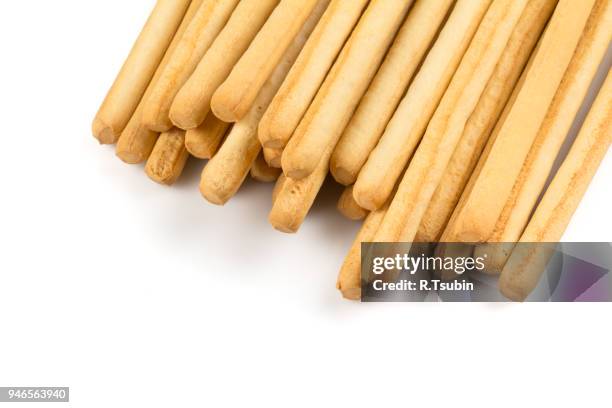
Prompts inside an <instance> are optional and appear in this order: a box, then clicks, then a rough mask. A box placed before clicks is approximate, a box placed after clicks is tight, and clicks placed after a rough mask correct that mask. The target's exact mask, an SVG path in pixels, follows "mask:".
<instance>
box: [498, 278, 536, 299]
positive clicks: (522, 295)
mask: <svg viewBox="0 0 612 408" xmlns="http://www.w3.org/2000/svg"><path fill="white" fill-rule="evenodd" d="M502 276H503V275H502ZM499 291H500V292H501V294H502V295H504V296H505V297H506V298H508V299H510V300H513V301H515V302H523V301H524V300H525V299H527V296H529V293H530V292H531V291H528V290H525V289H524V288H523V287H521V286H520V285H513V284H512V283H510V282H508V281H506V280H504V279H503V278H502V279H500V280H499Z"/></svg>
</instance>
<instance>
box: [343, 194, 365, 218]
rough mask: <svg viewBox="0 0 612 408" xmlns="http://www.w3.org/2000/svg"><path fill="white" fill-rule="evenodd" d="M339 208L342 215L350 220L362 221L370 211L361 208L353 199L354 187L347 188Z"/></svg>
mask: <svg viewBox="0 0 612 408" xmlns="http://www.w3.org/2000/svg"><path fill="white" fill-rule="evenodd" d="M337 207H338V211H340V214H342V215H344V216H345V217H346V218H348V219H349V220H362V219H364V218H365V217H366V216H367V215H368V210H364V209H363V208H361V207H360V206H359V204H357V202H356V201H355V199H354V198H353V186H348V187H345V189H344V191H343V192H342V195H340V199H339V200H338V206H337Z"/></svg>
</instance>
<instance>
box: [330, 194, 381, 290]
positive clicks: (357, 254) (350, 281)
mask: <svg viewBox="0 0 612 408" xmlns="http://www.w3.org/2000/svg"><path fill="white" fill-rule="evenodd" d="M387 209H388V206H387V205H385V206H383V207H382V208H379V209H378V210H376V211H372V212H371V213H370V214H368V216H367V217H366V219H365V221H364V222H363V225H362V226H361V229H360V230H359V232H358V233H357V237H355V241H353V244H352V245H351V249H350V250H349V253H348V254H347V255H346V258H345V259H344V263H343V264H342V268H340V273H339V274H338V281H337V283H336V288H338V290H340V291H341V292H342V296H344V297H345V298H346V299H350V300H359V299H361V243H362V242H370V241H373V240H374V236H375V235H376V231H377V230H378V227H379V226H380V224H381V222H382V220H383V218H384V217H385V214H386V213H387Z"/></svg>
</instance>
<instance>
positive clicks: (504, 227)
mask: <svg viewBox="0 0 612 408" xmlns="http://www.w3.org/2000/svg"><path fill="white" fill-rule="evenodd" d="M610 38H612V3H611V2H609V1H604V0H598V1H597V3H596V4H595V6H594V8H593V11H592V13H591V16H590V18H589V21H588V22H587V24H586V29H585V32H584V34H583V35H582V38H581V40H580V42H579V43H578V48H577V49H576V52H575V53H574V57H573V58H572V61H571V62H570V65H569V67H568V68H567V71H566V72H565V75H564V77H563V80H562V81H561V84H560V85H559V89H558V90H557V93H556V95H555V97H554V99H553V101H552V104H551V106H550V108H549V110H548V113H547V115H546V118H545V119H544V122H543V124H542V126H541V127H540V130H539V132H538V135H537V136H536V139H535V142H534V144H533V146H532V147H531V150H530V151H529V154H528V156H527V159H526V160H525V163H524V164H523V167H522V169H521V172H520V174H519V176H518V178H517V181H516V183H515V184H514V187H513V188H512V192H511V194H510V197H509V199H508V201H507V202H506V204H505V206H504V209H503V211H502V213H501V215H500V217H499V219H498V220H497V223H496V225H495V229H494V231H493V234H492V235H491V237H490V238H489V240H488V241H489V242H491V243H500V242H504V243H509V244H508V245H500V244H492V245H487V244H485V245H484V246H483V247H482V248H480V247H477V248H476V253H477V254H478V253H481V251H482V252H483V253H487V255H488V257H487V258H486V262H485V267H486V269H487V271H489V272H490V273H500V272H501V270H502V268H503V267H504V264H505V263H506V261H507V259H508V257H509V256H510V252H511V250H512V247H513V245H512V244H511V243H513V242H517V241H518V240H519V239H520V237H521V234H522V232H523V230H524V228H525V227H526V225H527V223H528V221H529V217H530V215H531V213H532V211H533V209H534V207H535V206H536V202H537V200H538V197H539V196H540V194H541V192H542V190H543V189H544V186H545V184H546V180H547V179H548V176H549V174H550V172H551V170H552V168H553V165H554V161H555V158H556V157H557V154H558V153H559V151H560V150H561V147H562V145H563V142H564V141H565V139H566V135H567V134H568V132H569V130H570V128H571V126H572V123H573V121H574V118H575V117H576V114H577V113H578V110H579V109H580V106H581V105H582V101H583V100H584V97H585V96H586V94H587V91H588V89H589V87H590V85H591V82H592V80H593V78H594V76H595V74H596V72H597V69H598V67H599V64H600V62H601V61H602V60H603V58H604V55H605V53H606V50H607V48H608V45H609V44H610Z"/></svg>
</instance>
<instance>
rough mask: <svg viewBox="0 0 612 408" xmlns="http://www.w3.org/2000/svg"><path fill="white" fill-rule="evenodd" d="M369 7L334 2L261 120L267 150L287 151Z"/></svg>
mask: <svg viewBox="0 0 612 408" xmlns="http://www.w3.org/2000/svg"><path fill="white" fill-rule="evenodd" d="M367 3H368V0H353V1H345V0H332V2H331V4H330V5H329V7H328V8H327V10H326V11H325V14H323V17H322V18H321V21H320V22H319V24H318V25H317V27H316V28H315V30H314V31H313V33H312V35H311V36H310V38H309V39H308V41H307V42H306V45H305V46H304V50H303V51H302V53H301V54H300V56H299V57H298V59H297V61H296V62H295V65H294V66H293V68H291V71H290V72H289V75H287V79H286V80H285V82H284V83H283V85H282V86H281V88H280V89H279V91H278V93H277V94H276V96H275V97H274V99H273V100H272V103H271V104H270V106H269V107H268V110H267V111H266V113H265V115H264V116H263V118H262V119H261V123H260V124H259V140H260V142H261V144H262V145H263V146H264V147H273V148H283V147H285V145H286V144H287V142H288V141H289V139H290V138H291V135H293V132H294V130H295V128H296V127H297V125H298V124H299V122H300V120H301V119H302V116H304V113H305V112H306V110H307V109H308V106H309V105H310V102H311V101H312V99H313V98H314V96H315V95H316V93H317V91H318V90H319V87H320V86H321V84H322V83H323V80H324V79H325V76H326V75H327V72H328V71H329V69H330V67H331V66H332V65H333V63H334V61H335V59H336V57H337V56H338V54H339V53H340V50H341V49H342V46H343V45H344V43H345V41H346V39H347V38H348V36H349V35H350V34H351V31H352V30H353V27H354V26H355V24H356V23H357V21H358V20H359V17H361V13H362V11H363V9H364V8H365V6H366V5H367Z"/></svg>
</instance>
